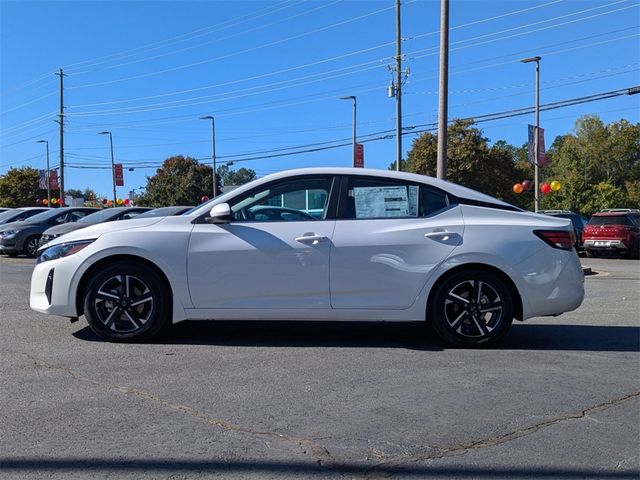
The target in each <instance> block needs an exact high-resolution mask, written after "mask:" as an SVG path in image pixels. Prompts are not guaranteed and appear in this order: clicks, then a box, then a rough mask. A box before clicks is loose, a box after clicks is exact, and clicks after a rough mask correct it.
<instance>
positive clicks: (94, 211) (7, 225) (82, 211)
mask: <svg viewBox="0 0 640 480" xmlns="http://www.w3.org/2000/svg"><path fill="white" fill-rule="evenodd" d="M192 208H193V207H192V206H174V207H163V208H157V209H151V208H147V207H118V208H109V209H104V210H103V209H99V208H92V207H63V208H46V207H25V208H14V209H10V210H7V211H5V212H2V213H0V253H3V254H5V255H9V256H12V257H15V256H17V255H21V254H22V255H25V256H27V257H31V258H34V257H35V256H36V254H37V251H38V248H39V247H40V246H41V245H44V244H46V243H48V242H50V241H51V240H53V239H55V238H58V237H60V236H61V235H64V234H67V233H69V232H72V231H75V230H79V229H81V228H85V227H88V226H90V225H96V224H98V223H104V222H112V221H116V220H128V219H131V218H135V217H138V216H140V215H149V216H165V215H181V214H182V213H184V212H186V211H188V210H191V209H192Z"/></svg>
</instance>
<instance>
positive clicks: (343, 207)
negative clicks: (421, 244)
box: [336, 175, 457, 220]
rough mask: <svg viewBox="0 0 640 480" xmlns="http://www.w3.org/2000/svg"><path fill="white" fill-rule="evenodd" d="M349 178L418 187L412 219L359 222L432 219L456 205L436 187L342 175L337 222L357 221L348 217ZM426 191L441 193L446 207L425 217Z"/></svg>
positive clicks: (445, 193) (384, 218)
mask: <svg viewBox="0 0 640 480" xmlns="http://www.w3.org/2000/svg"><path fill="white" fill-rule="evenodd" d="M351 178H364V179H366V180H371V181H374V182H375V181H379V182H381V183H396V184H397V185H398V186H415V187H418V215H417V216H416V217H412V216H404V217H378V218H362V219H360V220H390V219H405V220H406V219H411V218H416V219H418V218H428V217H432V216H434V215H438V214H439V213H441V212H443V211H445V210H447V209H449V208H451V207H453V206H455V205H456V204H457V202H455V201H454V200H455V199H454V198H452V197H451V196H450V195H449V194H448V193H447V192H445V191H444V190H442V189H440V188H437V187H433V186H431V185H426V184H424V183H418V182H411V181H407V180H395V179H389V178H385V177H377V176H369V175H366V176H360V175H343V176H341V179H340V188H339V195H338V201H337V202H338V204H337V214H336V219H337V220H358V218H356V217H351V216H349V215H348V206H347V202H348V201H349V200H348V196H349V180H350V179H351ZM427 190H431V191H434V192H438V193H442V194H443V195H444V197H445V201H446V204H447V206H446V207H445V208H441V209H439V210H437V211H434V212H432V213H429V214H427V215H425V213H424V212H425V210H424V201H423V198H424V193H425V191H427Z"/></svg>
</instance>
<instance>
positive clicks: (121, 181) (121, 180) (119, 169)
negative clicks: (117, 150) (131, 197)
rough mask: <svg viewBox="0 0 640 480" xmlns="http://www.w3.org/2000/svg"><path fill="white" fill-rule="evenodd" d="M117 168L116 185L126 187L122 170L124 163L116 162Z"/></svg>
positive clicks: (115, 166)
mask: <svg viewBox="0 0 640 480" xmlns="http://www.w3.org/2000/svg"><path fill="white" fill-rule="evenodd" d="M114 168H115V173H114V175H115V177H116V187H124V173H123V171H122V164H121V163H116V164H115V165H114Z"/></svg>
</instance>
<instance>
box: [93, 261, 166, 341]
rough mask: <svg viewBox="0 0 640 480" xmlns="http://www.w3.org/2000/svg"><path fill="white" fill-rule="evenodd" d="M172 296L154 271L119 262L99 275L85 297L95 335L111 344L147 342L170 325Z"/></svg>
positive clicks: (99, 272) (95, 276)
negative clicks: (145, 340)
mask: <svg viewBox="0 0 640 480" xmlns="http://www.w3.org/2000/svg"><path fill="white" fill-rule="evenodd" d="M169 299H170V292H169V291H168V288H167V287H166V286H165V285H164V283H163V282H162V281H161V280H159V279H158V274H157V273H156V272H154V271H153V270H151V269H149V268H148V267H145V266H144V265H141V264H138V263H129V262H117V263H114V264H112V265H109V266H108V267H105V268H103V269H101V270H99V271H98V272H96V273H95V274H94V275H93V276H92V277H91V278H90V279H89V283H88V285H87V288H86V290H85V294H84V315H85V318H86V319H87V323H88V324H89V327H90V328H91V330H93V332H94V333H95V334H96V335H98V336H99V337H101V338H103V339H105V340H109V341H111V342H128V341H136V340H144V339H148V338H151V337H153V336H154V335H156V334H157V333H158V332H159V331H160V330H162V328H163V327H164V326H165V325H167V324H169V323H170V317H171V310H170V305H171V302H170V300H169Z"/></svg>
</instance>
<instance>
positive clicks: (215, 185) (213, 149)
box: [200, 115, 218, 198]
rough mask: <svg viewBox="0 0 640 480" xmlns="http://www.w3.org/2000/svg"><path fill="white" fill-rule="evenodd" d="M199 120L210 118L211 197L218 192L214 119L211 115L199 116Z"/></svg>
mask: <svg viewBox="0 0 640 480" xmlns="http://www.w3.org/2000/svg"><path fill="white" fill-rule="evenodd" d="M200 120H211V164H212V165H211V166H212V168H213V197H211V198H215V197H216V195H217V194H218V174H217V172H216V119H215V118H214V117H212V116H211V115H207V116H206V117H200Z"/></svg>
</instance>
